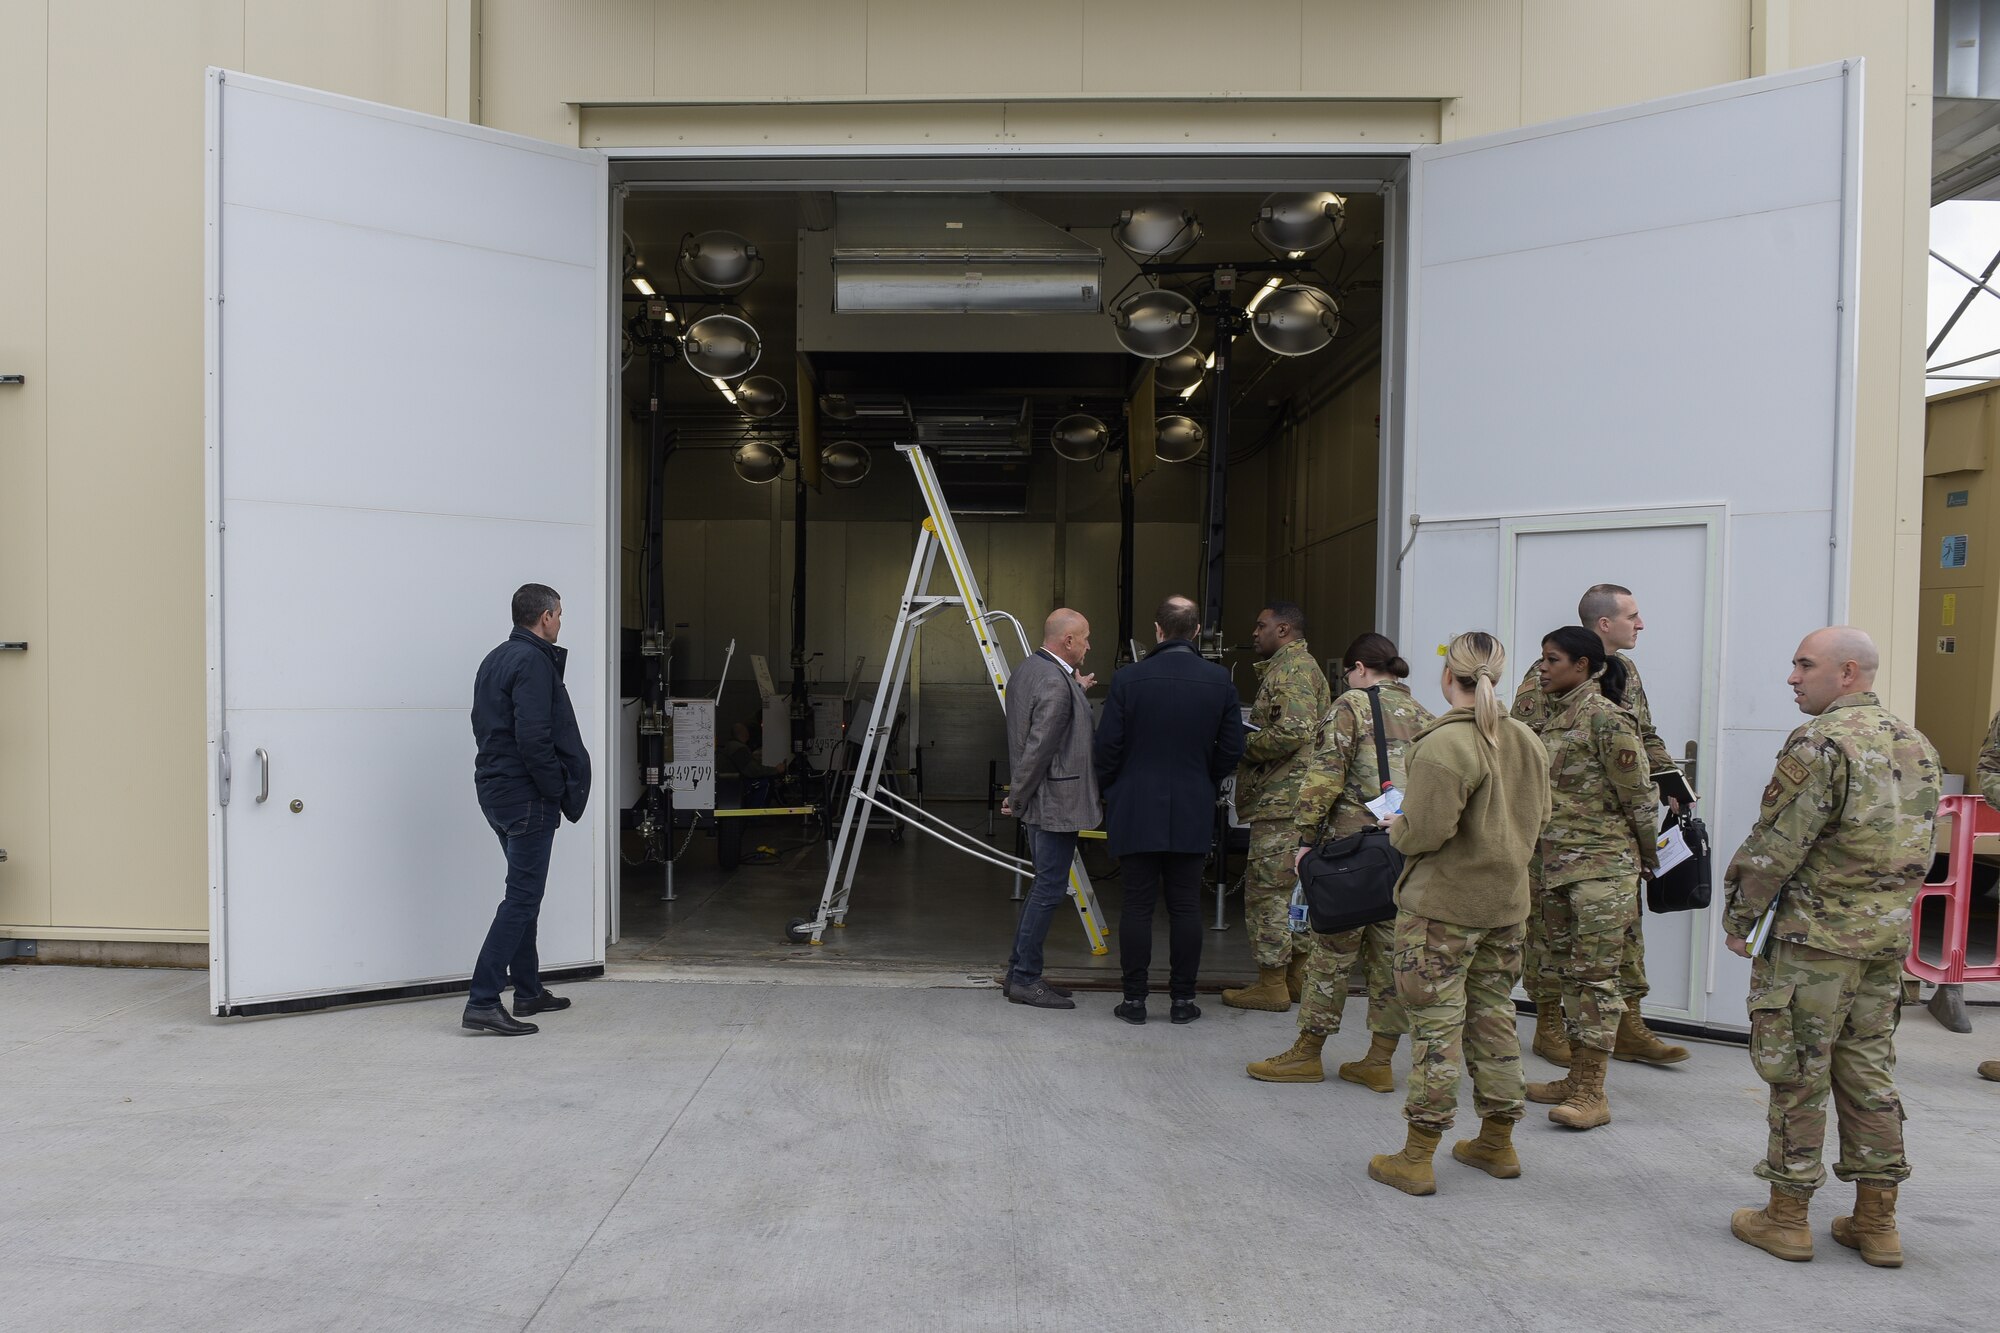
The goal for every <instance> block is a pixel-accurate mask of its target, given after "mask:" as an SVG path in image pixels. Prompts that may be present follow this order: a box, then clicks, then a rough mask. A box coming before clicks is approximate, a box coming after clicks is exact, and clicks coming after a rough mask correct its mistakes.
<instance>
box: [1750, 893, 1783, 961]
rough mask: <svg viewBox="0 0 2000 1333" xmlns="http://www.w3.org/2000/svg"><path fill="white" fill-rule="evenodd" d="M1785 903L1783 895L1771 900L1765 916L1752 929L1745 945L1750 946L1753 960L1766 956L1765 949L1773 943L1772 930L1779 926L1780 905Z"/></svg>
mask: <svg viewBox="0 0 2000 1333" xmlns="http://www.w3.org/2000/svg"><path fill="white" fill-rule="evenodd" d="M1783 901H1784V894H1782V893H1780V894H1779V895H1778V896H1777V897H1776V898H1773V899H1771V905H1770V906H1769V907H1767V908H1765V909H1764V915H1762V916H1760V917H1758V918H1757V924H1756V925H1754V926H1752V927H1750V934H1749V936H1748V937H1747V938H1746V940H1745V944H1746V945H1747V946H1748V948H1749V950H1750V956H1751V957H1752V958H1762V957H1763V956H1764V947H1765V946H1766V945H1768V944H1769V943H1770V942H1771V929H1772V927H1774V926H1776V925H1777V924H1778V904H1779V903H1781V902H1783Z"/></svg>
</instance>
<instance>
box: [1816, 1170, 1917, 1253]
mask: <svg viewBox="0 0 2000 1333" xmlns="http://www.w3.org/2000/svg"><path fill="white" fill-rule="evenodd" d="M1833 1238H1834V1239H1835V1240H1837V1241H1839V1242H1840V1243H1841V1244H1842V1245H1845V1246H1846V1247H1847V1248H1848V1249H1850V1250H1859V1251H1861V1257H1862V1258H1863V1259H1865V1260H1867V1261H1868V1262H1869V1263H1871V1264H1873V1265H1875V1267H1877V1268H1901V1267H1902V1266H1903V1238H1902V1237H1901V1236H1899V1235H1897V1234H1896V1187H1895V1186H1894V1185H1889V1186H1887V1187H1884V1186H1881V1185H1863V1184H1859V1183H1857V1184H1856V1185H1855V1186H1854V1215H1853V1216H1852V1217H1836V1218H1834V1219H1833Z"/></svg>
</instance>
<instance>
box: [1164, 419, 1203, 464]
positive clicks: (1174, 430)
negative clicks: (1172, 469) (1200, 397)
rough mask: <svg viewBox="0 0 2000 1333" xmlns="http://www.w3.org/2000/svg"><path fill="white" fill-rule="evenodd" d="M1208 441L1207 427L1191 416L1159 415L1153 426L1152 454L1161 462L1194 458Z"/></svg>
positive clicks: (1188, 460) (1185, 460) (1179, 461)
mask: <svg viewBox="0 0 2000 1333" xmlns="http://www.w3.org/2000/svg"><path fill="white" fill-rule="evenodd" d="M1207 443H1208V428H1207V427H1206V426H1204V425H1202V424H1201V423H1200V422H1199V421H1196V420H1195V419H1194V418H1193V417H1184V416H1180V415H1178V414H1176V415H1173V416H1166V417H1161V418H1160V419H1159V421H1158V422H1156V423H1155V424H1154V427H1153V456H1154V457H1156V458H1158V459H1159V460H1160V461H1161V462H1162V463H1187V462H1192V461H1193V460H1194V457H1195V455H1197V454H1199V453H1200V452H1201V450H1202V446H1203V445H1205V444H1207Z"/></svg>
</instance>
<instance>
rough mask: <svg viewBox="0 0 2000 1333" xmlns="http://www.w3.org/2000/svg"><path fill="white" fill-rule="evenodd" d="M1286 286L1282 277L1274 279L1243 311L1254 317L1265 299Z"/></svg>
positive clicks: (1261, 289) (1260, 289) (1258, 290)
mask: <svg viewBox="0 0 2000 1333" xmlns="http://www.w3.org/2000/svg"><path fill="white" fill-rule="evenodd" d="M1284 285H1285V280H1284V278H1283V277H1282V276H1279V277H1275V278H1272V279H1271V280H1270V281H1269V282H1267V283H1265V284H1264V285H1263V286H1262V287H1259V288H1258V289H1257V290H1256V292H1255V293H1254V294H1253V295H1252V296H1251V297H1250V304H1248V305H1246V306H1244V307H1243V309H1244V310H1245V311H1246V312H1248V313H1249V314H1252V315H1254V314H1256V313H1257V307H1258V306H1260V305H1262V304H1264V298H1265V297H1267V296H1269V295H1270V294H1271V293H1272V292H1275V291H1277V290H1278V288H1280V287H1282V286H1284ZM1210 364H1211V365H1212V364H1214V363H1213V362H1211V363H1210Z"/></svg>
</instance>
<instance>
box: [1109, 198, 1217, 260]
mask: <svg viewBox="0 0 2000 1333" xmlns="http://www.w3.org/2000/svg"><path fill="white" fill-rule="evenodd" d="M1111 239H1112V240H1114V241H1116V242H1118V244H1119V246H1120V247H1122V248H1123V249H1124V251H1125V253H1126V254H1128V255H1131V256H1132V258H1134V259H1137V260H1139V261H1141V262H1142V263H1143V262H1147V261H1150V260H1155V259H1179V258H1180V257H1181V256H1182V255H1184V254H1186V253H1187V252H1188V251H1190V250H1192V249H1194V247H1195V243H1196V242H1197V241H1199V240H1200V239H1201V223H1199V222H1197V221H1196V220H1195V216H1194V214H1193V213H1192V212H1190V211H1188V210H1187V209H1185V208H1180V207H1178V206H1176V205H1174V204H1142V205H1140V206H1139V207H1138V208H1128V209H1126V210H1125V211H1124V212H1122V213H1120V214H1119V215H1118V225H1117V226H1115V227H1113V228H1112V229H1111Z"/></svg>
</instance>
